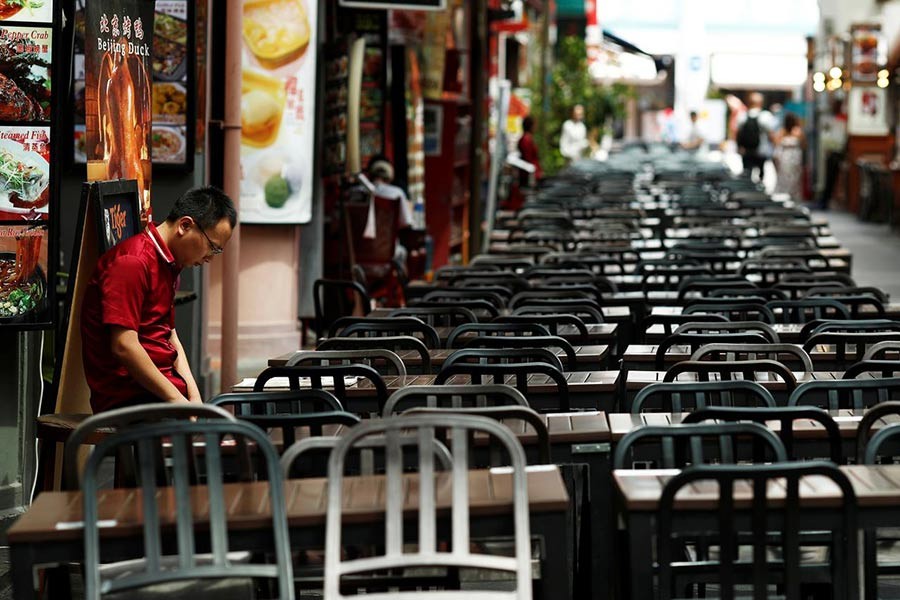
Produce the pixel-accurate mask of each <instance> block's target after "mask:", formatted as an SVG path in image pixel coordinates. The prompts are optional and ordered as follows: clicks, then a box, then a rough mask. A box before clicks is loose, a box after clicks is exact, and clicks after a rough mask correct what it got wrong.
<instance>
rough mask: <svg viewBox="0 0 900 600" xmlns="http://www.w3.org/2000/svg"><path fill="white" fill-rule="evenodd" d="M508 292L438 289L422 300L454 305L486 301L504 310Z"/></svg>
mask: <svg viewBox="0 0 900 600" xmlns="http://www.w3.org/2000/svg"><path fill="white" fill-rule="evenodd" d="M511 296H512V294H510V292H509V290H508V289H506V288H503V287H496V286H495V287H482V288H468V289H444V288H438V289H436V290H432V291H430V292H428V293H427V294H425V296H424V297H423V298H422V300H424V301H426V302H444V303H449V304H455V303H456V302H458V301H460V300H486V301H487V302H490V303H491V304H493V305H494V306H496V307H497V308H498V309H502V308H506V304H507V302H509V299H510V297H511Z"/></svg>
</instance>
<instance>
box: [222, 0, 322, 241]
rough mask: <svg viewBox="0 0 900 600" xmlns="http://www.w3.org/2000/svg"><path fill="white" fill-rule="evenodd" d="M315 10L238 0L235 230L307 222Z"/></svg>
mask: <svg viewBox="0 0 900 600" xmlns="http://www.w3.org/2000/svg"><path fill="white" fill-rule="evenodd" d="M317 4H318V3H317V2H315V1H313V0H244V3H243V7H242V8H243V58H242V60H243V72H242V77H241V202H240V206H241V215H240V218H241V222H242V223H272V224H288V223H307V222H309V220H310V218H311V215H312V192H313V181H312V178H313V161H314V157H315V153H316V149H315V146H314V143H315V116H316V107H315V101H316V44H317V42H316V39H315V36H316V18H317V15H316V10H317Z"/></svg>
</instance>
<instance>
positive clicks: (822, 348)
mask: <svg viewBox="0 0 900 600" xmlns="http://www.w3.org/2000/svg"><path fill="white" fill-rule="evenodd" d="M711 341H714V340H711ZM796 346H798V347H800V346H801V345H800V344H796ZM658 349H659V344H631V345H629V346H628V347H627V348H625V352H623V353H622V367H623V368H625V369H637V370H641V369H647V368H651V369H652V368H655V365H656V352H657V350H658ZM691 354H692V352H691V347H690V346H688V345H681V344H678V345H675V346H672V347H670V348H669V349H668V351H667V352H666V354H665V356H664V362H665V366H666V367H667V368H668V367H670V366H672V365H674V364H675V363H679V362H681V361H684V360H690V358H691ZM810 358H812V360H813V364H814V365H816V366H819V365H824V364H825V363H835V361H836V360H837V353H836V349H835V347H834V345H832V344H819V345H817V346H816V347H815V348H813V350H812V352H811V353H810ZM854 362H855V361H854ZM788 366H792V367H796V366H800V365H798V364H795V363H791V362H789V363H788ZM830 366H832V365H829V367H830ZM846 366H849V364H848V365H846Z"/></svg>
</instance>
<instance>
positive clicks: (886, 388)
mask: <svg viewBox="0 0 900 600" xmlns="http://www.w3.org/2000/svg"><path fill="white" fill-rule="evenodd" d="M896 399H900V377H889V378H886V379H838V380H825V381H807V382H806V383H804V384H802V385H800V386H798V387H797V389H795V390H794V391H793V392H792V393H791V395H790V397H789V398H788V406H818V407H821V408H824V409H825V410H840V409H844V408H851V409H856V410H859V409H863V408H868V407H870V406H875V405H876V404H880V403H881V402H887V401H888V400H896Z"/></svg>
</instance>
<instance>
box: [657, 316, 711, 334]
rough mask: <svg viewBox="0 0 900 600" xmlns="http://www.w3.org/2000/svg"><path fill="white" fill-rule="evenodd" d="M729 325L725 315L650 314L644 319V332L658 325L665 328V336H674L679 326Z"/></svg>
mask: <svg viewBox="0 0 900 600" xmlns="http://www.w3.org/2000/svg"><path fill="white" fill-rule="evenodd" d="M699 322H706V323H727V322H728V317H726V316H725V315H704V314H698V315H654V314H650V315H647V316H646V317H645V318H644V321H643V324H644V331H645V332H646V331H647V330H649V329H650V328H651V327H654V326H656V325H661V326H662V328H663V334H664V335H667V336H668V335H672V334H673V333H674V332H675V329H677V328H678V326H679V325H683V324H685V323H699Z"/></svg>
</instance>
